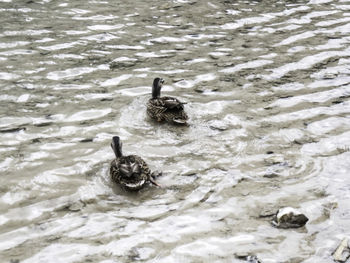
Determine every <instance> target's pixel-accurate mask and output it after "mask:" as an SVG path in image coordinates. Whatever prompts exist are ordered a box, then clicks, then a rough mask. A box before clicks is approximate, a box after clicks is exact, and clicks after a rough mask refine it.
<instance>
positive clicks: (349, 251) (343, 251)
mask: <svg viewBox="0 0 350 263" xmlns="http://www.w3.org/2000/svg"><path fill="white" fill-rule="evenodd" d="M349 257H350V248H349V245H348V239H347V238H346V237H345V238H343V240H342V241H341V242H340V244H339V246H338V247H337V249H336V250H335V251H334V253H333V258H334V260H335V261H337V262H345V261H346V260H347V259H348V258H349Z"/></svg>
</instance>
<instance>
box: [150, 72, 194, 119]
mask: <svg viewBox="0 0 350 263" xmlns="http://www.w3.org/2000/svg"><path fill="white" fill-rule="evenodd" d="M163 83H164V80H163V79H162V78H155V79H154V80H153V86H152V98H150V99H149V100H148V103H147V114H148V116H150V117H151V118H152V119H154V120H156V121H158V122H161V121H167V122H169V123H175V124H187V120H188V116H187V114H186V112H185V111H184V104H186V103H183V102H180V101H179V100H178V99H176V98H174V97H160V90H161V88H162V86H163Z"/></svg>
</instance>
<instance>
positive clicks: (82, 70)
mask: <svg viewBox="0 0 350 263" xmlns="http://www.w3.org/2000/svg"><path fill="white" fill-rule="evenodd" d="M95 70H96V68H89V67H78V68H70V69H66V70H62V71H54V72H50V73H48V74H47V76H46V77H47V78H48V79H51V80H61V79H66V78H72V77H77V76H80V75H83V74H88V73H91V72H93V71H95Z"/></svg>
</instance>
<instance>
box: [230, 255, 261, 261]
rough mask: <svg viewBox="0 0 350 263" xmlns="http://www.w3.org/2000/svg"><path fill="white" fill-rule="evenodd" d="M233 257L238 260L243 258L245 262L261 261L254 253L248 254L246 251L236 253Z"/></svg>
mask: <svg viewBox="0 0 350 263" xmlns="http://www.w3.org/2000/svg"><path fill="white" fill-rule="evenodd" d="M235 257H236V258H238V259H240V260H245V261H246V262H247V263H261V261H260V260H259V259H258V257H257V256H255V255H249V254H248V253H236V254H235Z"/></svg>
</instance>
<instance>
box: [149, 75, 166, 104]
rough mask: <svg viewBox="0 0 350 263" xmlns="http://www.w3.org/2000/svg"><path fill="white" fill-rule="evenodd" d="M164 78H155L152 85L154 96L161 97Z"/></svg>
mask: <svg viewBox="0 0 350 263" xmlns="http://www.w3.org/2000/svg"><path fill="white" fill-rule="evenodd" d="M163 83H164V79H162V78H155V79H154V80H153V86H152V98H153V99H157V98H159V97H160V90H161V88H162V86H163Z"/></svg>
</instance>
